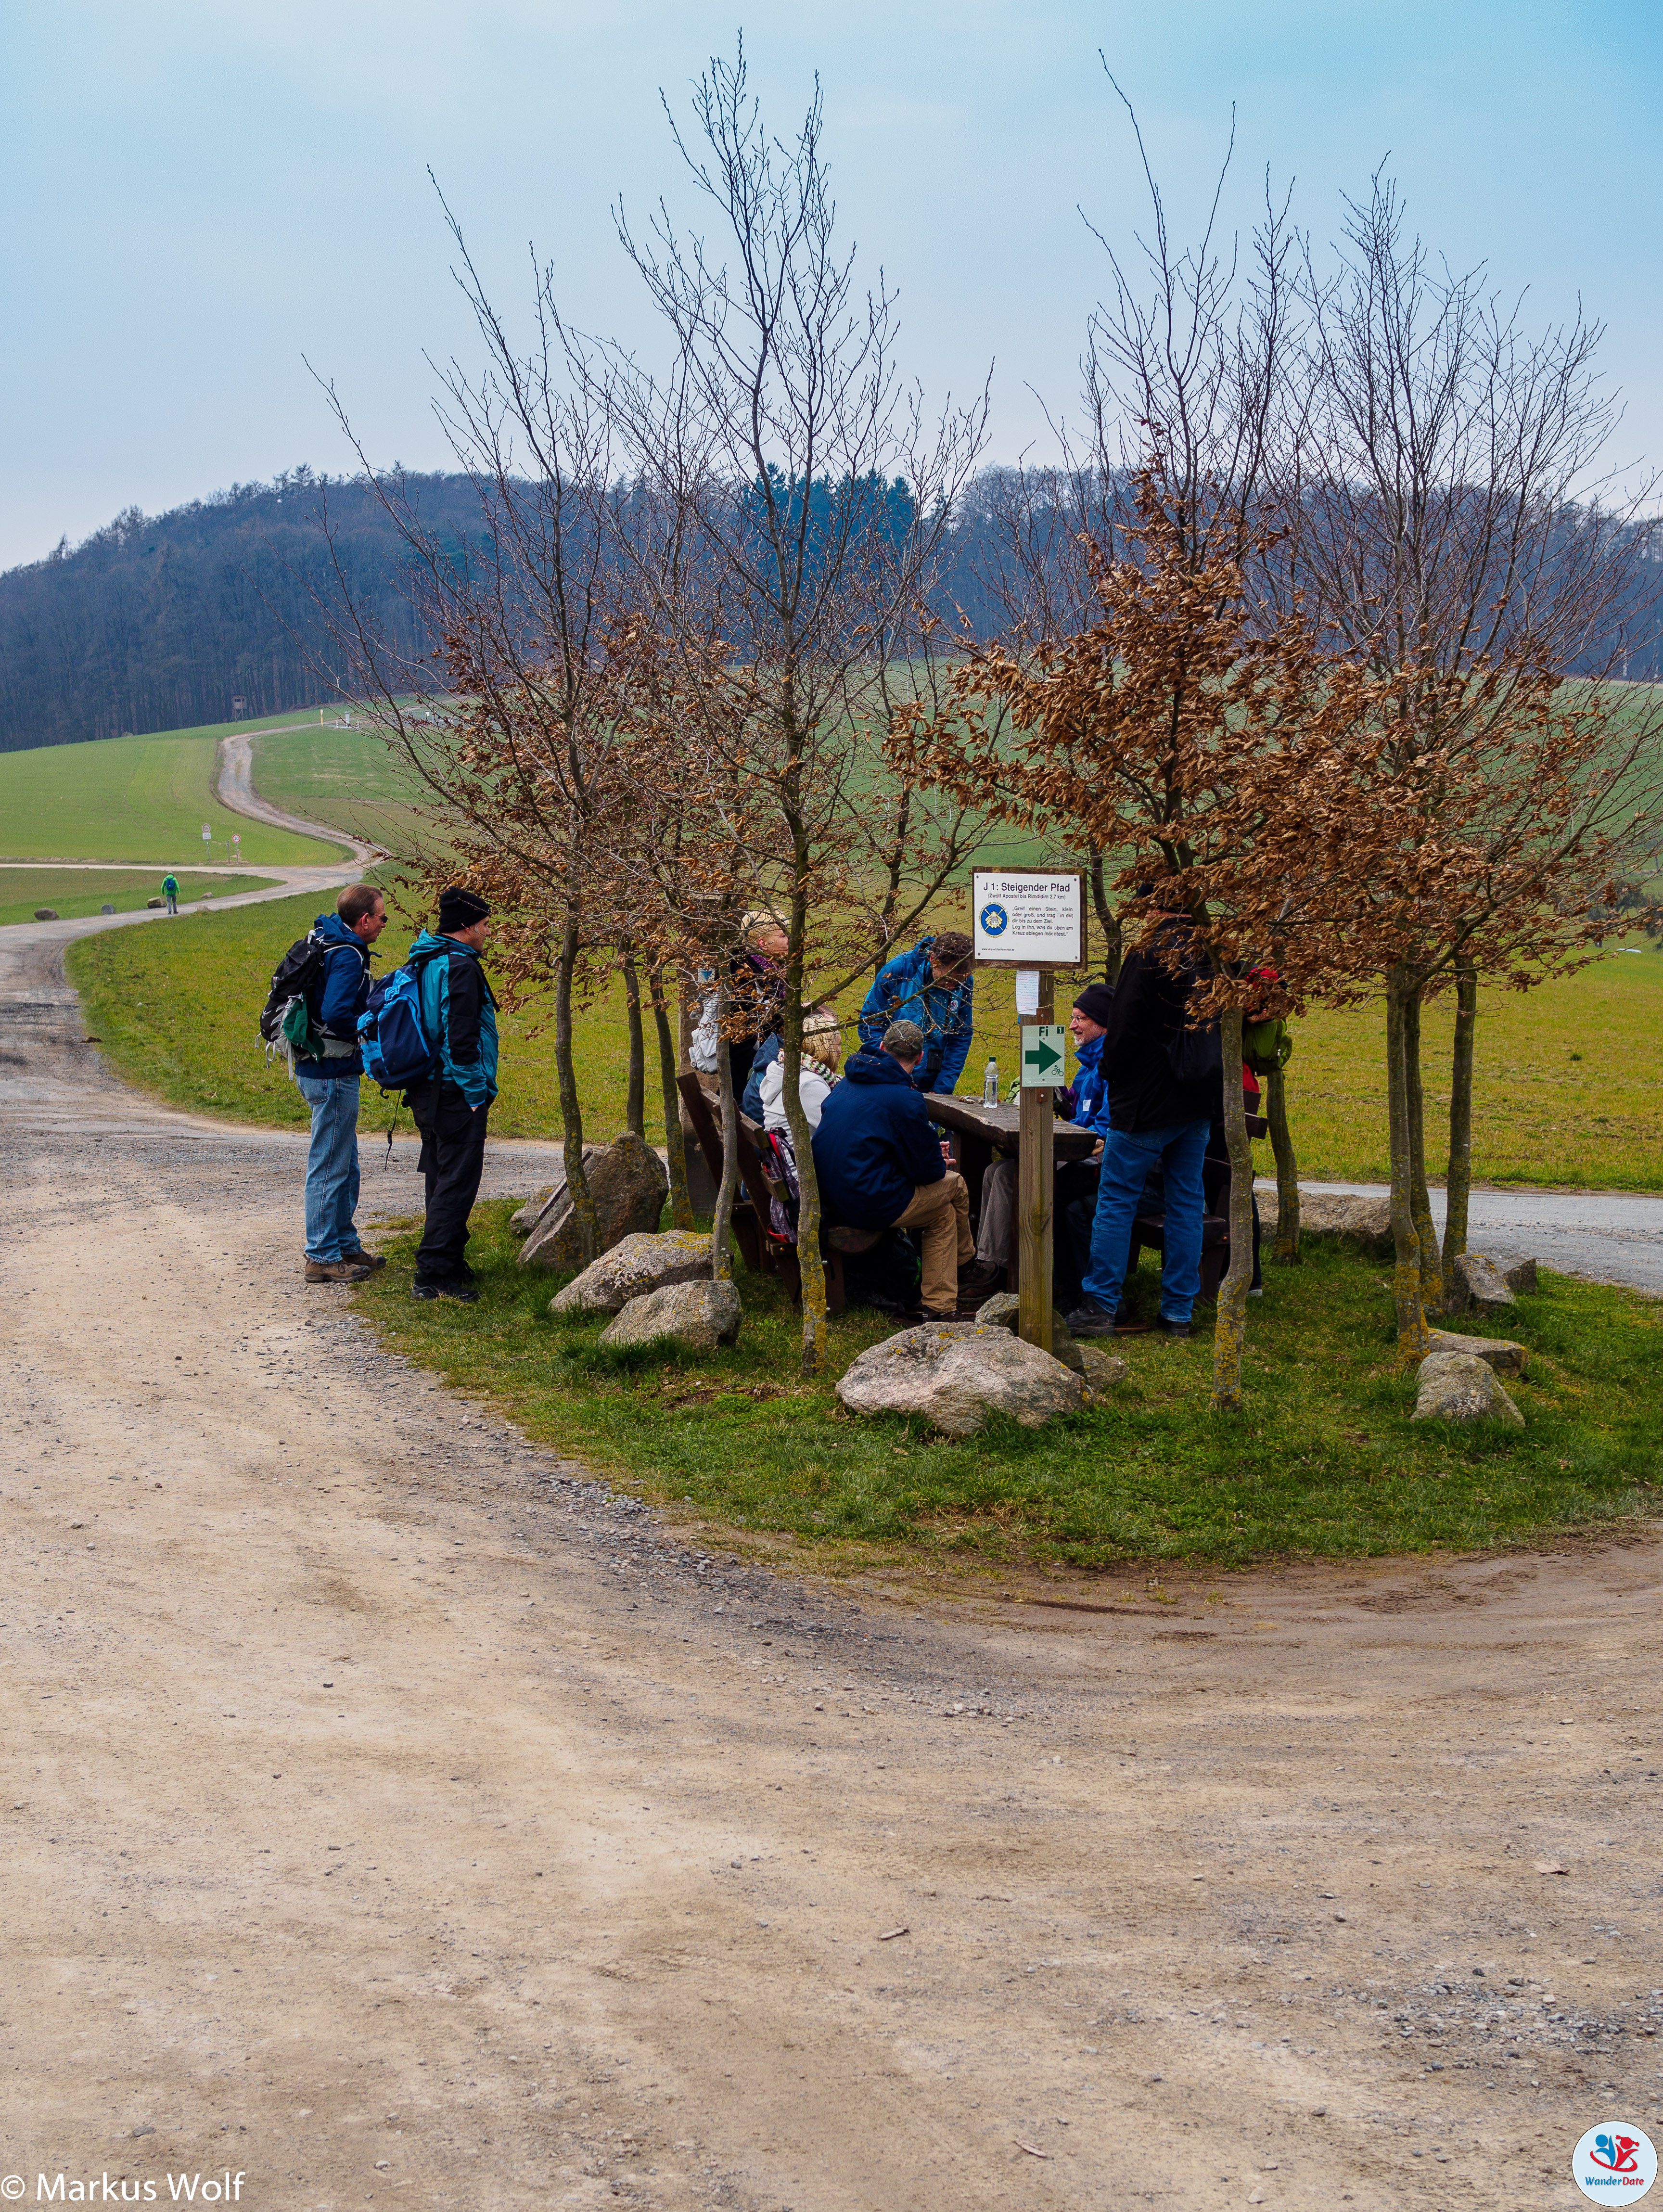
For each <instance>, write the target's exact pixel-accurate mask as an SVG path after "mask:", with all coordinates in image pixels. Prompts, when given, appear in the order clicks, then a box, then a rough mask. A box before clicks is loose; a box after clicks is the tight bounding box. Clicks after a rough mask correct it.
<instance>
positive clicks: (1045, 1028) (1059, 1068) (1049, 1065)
mask: <svg viewBox="0 0 1663 2212" xmlns="http://www.w3.org/2000/svg"><path fill="white" fill-rule="evenodd" d="M1067 1050H1068V1031H1067V1030H1065V1029H1064V1028H1062V1027H1061V1026H1060V1024H1058V1025H1056V1026H1053V1024H1051V1023H1049V1022H1043V1023H1040V1024H1037V1025H1035V1026H1033V1027H1030V1026H1029V1024H1027V1023H1026V1022H1024V1023H1023V1030H1022V1087H1023V1090H1024V1091H1049V1090H1053V1089H1054V1088H1055V1087H1056V1085H1058V1084H1059V1083H1060V1082H1061V1081H1062V1079H1063V1069H1064V1066H1065V1065H1066V1062H1065V1058H1064V1055H1065V1054H1066V1052H1067Z"/></svg>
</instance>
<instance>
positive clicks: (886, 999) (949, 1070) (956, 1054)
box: [860, 929, 976, 1097]
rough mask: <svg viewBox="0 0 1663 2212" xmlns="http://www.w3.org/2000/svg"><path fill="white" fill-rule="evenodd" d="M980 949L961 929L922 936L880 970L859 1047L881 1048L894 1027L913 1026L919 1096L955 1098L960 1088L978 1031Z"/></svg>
mask: <svg viewBox="0 0 1663 2212" xmlns="http://www.w3.org/2000/svg"><path fill="white" fill-rule="evenodd" d="M974 950H975V948H974V945H972V944H971V942H970V940H969V939H968V937H967V936H966V935H965V933H964V932H963V931H962V929H944V930H943V931H942V932H941V933H940V935H939V936H938V937H921V938H920V939H919V941H918V943H917V944H916V945H914V946H913V950H912V951H910V952H902V953H901V954H899V955H898V956H897V957H895V959H893V960H891V961H889V963H887V965H885V966H884V967H883V968H881V969H879V970H878V975H877V981H876V982H875V983H874V984H873V985H872V987H871V990H870V991H868V992H867V994H866V998H865V1004H864V1005H863V1006H862V1007H861V1009H860V1042H861V1043H862V1044H863V1045H865V1048H866V1049H867V1051H868V1052H877V1051H878V1050H879V1049H880V1048H881V1045H882V1042H883V1032H884V1030H886V1029H888V1027H889V1024H890V1023H891V1022H914V1023H916V1024H917V1025H918V1028H919V1030H920V1032H921V1034H922V1036H923V1038H924V1054H923V1057H922V1059H921V1060H920V1061H919V1063H918V1066H917V1067H916V1068H915V1069H914V1070H913V1077H912V1083H913V1090H914V1091H939V1092H940V1093H941V1094H942V1095H943V1097H950V1095H951V1093H952V1092H953V1091H956V1089H957V1087H958V1079H959V1078H960V1076H961V1075H962V1074H963V1073H964V1063H965V1060H966V1059H967V1058H968V1055H969V1051H970V1040H971V1037H972V1036H973V1035H974V1030H975V991H976V987H975V983H974V979H973V978H972V976H971V974H970V960H971V956H972V954H973V953H974Z"/></svg>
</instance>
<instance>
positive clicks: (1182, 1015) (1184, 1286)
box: [1068, 922, 1223, 1336]
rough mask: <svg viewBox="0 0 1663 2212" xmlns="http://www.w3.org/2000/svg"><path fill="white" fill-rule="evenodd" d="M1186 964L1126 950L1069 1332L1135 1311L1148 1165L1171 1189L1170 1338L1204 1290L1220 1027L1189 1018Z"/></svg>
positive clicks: (1171, 935) (1165, 1301)
mask: <svg viewBox="0 0 1663 2212" xmlns="http://www.w3.org/2000/svg"><path fill="white" fill-rule="evenodd" d="M1181 928H1182V924H1181V923H1179V922H1173V923H1170V924H1168V925H1167V927H1166V929H1165V930H1164V931H1163V933H1162V940H1160V941H1162V942H1164V943H1165V945H1167V946H1168V947H1169V948H1170V947H1172V946H1173V945H1175V944H1176V943H1178V942H1179V941H1180V940H1179V938H1178V934H1177V933H1178V932H1179V931H1180V930H1181ZM1193 981H1194V975H1193V969H1190V968H1188V967H1187V966H1185V967H1184V968H1183V969H1181V970H1180V972H1179V973H1178V974H1174V972H1173V970H1172V969H1171V968H1170V967H1169V966H1168V965H1167V964H1166V963H1163V961H1162V958H1161V956H1160V953H1159V951H1157V950H1156V947H1154V946H1151V947H1150V950H1149V951H1147V952H1132V953H1129V954H1128V955H1127V957H1126V962H1125V964H1124V965H1123V966H1122V968H1121V969H1120V981H1118V982H1117V983H1116V985H1115V987H1114V1005H1113V1006H1112V1007H1110V1009H1109V1010H1108V1022H1107V1024H1106V1026H1105V1030H1104V1035H1103V1049H1102V1073H1103V1076H1104V1078H1105V1079H1106V1082H1107V1085H1108V1121H1109V1127H1108V1135H1107V1136H1106V1137H1105V1138H1104V1139H1103V1163H1102V1174H1101V1175H1100V1176H1099V1178H1098V1182H1097V1210H1096V1214H1095V1215H1094V1216H1093V1218H1092V1224H1091V1264H1090V1266H1089V1267H1088V1268H1087V1270H1086V1273H1085V1280H1084V1291H1085V1297H1084V1301H1083V1304H1081V1305H1079V1306H1078V1307H1077V1308H1076V1310H1074V1311H1073V1312H1072V1313H1071V1314H1070V1315H1069V1316H1068V1326H1069V1328H1070V1329H1071V1331H1072V1332H1073V1334H1075V1335H1076V1336H1108V1335H1110V1334H1113V1332H1114V1328H1116V1326H1117V1325H1118V1326H1120V1327H1121V1328H1125V1327H1126V1326H1128V1325H1129V1324H1130V1322H1131V1320H1132V1316H1131V1315H1130V1314H1129V1313H1127V1312H1126V1311H1125V1310H1124V1309H1123V1308H1122V1307H1121V1304H1120V1294H1121V1291H1122V1290H1123V1288H1124V1286H1125V1283H1126V1262H1127V1259H1128V1256H1129V1255H1130V1253H1131V1249H1132V1221H1133V1219H1134V1218H1135V1217H1136V1215H1137V1212H1138V1201H1139V1200H1140V1199H1141V1198H1142V1196H1143V1190H1144V1182H1146V1181H1147V1180H1148V1177H1149V1175H1150V1170H1152V1169H1155V1168H1159V1169H1160V1170H1161V1174H1162V1181H1163V1182H1164V1184H1165V1187H1166V1208H1165V1211H1166V1228H1165V1233H1164V1236H1163V1238H1162V1245H1163V1249H1162V1255H1161V1318H1160V1321H1159V1322H1158V1323H1157V1324H1156V1326H1157V1327H1158V1328H1160V1329H1161V1330H1162V1332H1163V1333H1164V1334H1166V1335H1168V1336H1187V1335H1188V1334H1189V1333H1190V1315H1191V1312H1192V1310H1193V1307H1194V1304H1195V1299H1196V1294H1197V1292H1198V1291H1199V1289H1200V1287H1201V1216H1202V1213H1203V1211H1204V1204H1203V1200H1202V1194H1201V1162H1202V1160H1203V1158H1205V1154H1206V1149H1207V1131H1208V1129H1209V1127H1210V1126H1211V1121H1212V1118H1213V1116H1214V1115H1215V1114H1216V1113H1217V1111H1218V1099H1219V1097H1220V1091H1221V1084H1222V1080H1223V1078H1222V1072H1221V1071H1222V1062H1221V1060H1220V1057H1219V1045H1218V1029H1217V1024H1216V1023H1215V1024H1212V1025H1211V1027H1209V1028H1207V1029H1205V1030H1190V1029H1187V1028H1186V1027H1185V1021H1186V1016H1187V1006H1188V1000H1189V995H1190V991H1191V988H1192V987H1193Z"/></svg>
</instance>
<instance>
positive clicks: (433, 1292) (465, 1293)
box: [410, 1280, 479, 1306]
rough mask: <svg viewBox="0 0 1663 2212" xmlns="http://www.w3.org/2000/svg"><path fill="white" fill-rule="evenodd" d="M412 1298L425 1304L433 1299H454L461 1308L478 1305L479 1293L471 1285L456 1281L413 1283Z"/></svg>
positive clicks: (411, 1288) (411, 1286)
mask: <svg viewBox="0 0 1663 2212" xmlns="http://www.w3.org/2000/svg"><path fill="white" fill-rule="evenodd" d="M410 1296H411V1297H413V1298H421V1299H422V1300H423V1301H424V1302H425V1301H428V1300H431V1299H433V1298H454V1299H455V1300H456V1302H457V1304H458V1305H459V1306H471V1305H477V1304H478V1303H479V1293H478V1291H476V1290H475V1288H474V1286H473V1285H472V1284H471V1283H464V1282H462V1281H460V1280H454V1281H451V1282H446V1283H412V1284H411V1285H410Z"/></svg>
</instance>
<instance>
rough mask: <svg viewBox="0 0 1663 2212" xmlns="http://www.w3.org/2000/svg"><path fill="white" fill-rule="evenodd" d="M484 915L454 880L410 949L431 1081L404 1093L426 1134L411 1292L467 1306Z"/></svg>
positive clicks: (483, 1039)
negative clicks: (435, 922) (433, 925)
mask: <svg viewBox="0 0 1663 2212" xmlns="http://www.w3.org/2000/svg"><path fill="white" fill-rule="evenodd" d="M490 911H491V909H490V908H489V907H488V906H487V905H486V903H485V902H484V900H483V898H481V897H480V896H479V894H478V893H477V892H476V891H470V890H463V889H462V888H461V887H460V886H459V885H458V884H451V885H450V887H449V889H448V890H444V891H441V892H440V897H439V927H438V929H437V931H434V930H430V929H424V930H423V931H422V933H421V935H420V936H419V937H418V938H417V939H416V942H415V944H414V945H411V947H410V966H411V967H412V968H414V969H416V974H417V975H418V977H419V979H420V984H421V994H422V1033H423V1035H424V1036H426V1038H427V1040H428V1043H429V1044H430V1045H431V1046H432V1047H433V1053H434V1073H433V1075H432V1076H431V1077H429V1078H428V1079H427V1080H426V1081H424V1082H422V1083H412V1084H411V1085H410V1088H409V1089H408V1090H407V1091H405V1093H404V1096H405V1097H406V1098H408V1099H409V1101H410V1115H411V1118H412V1119H413V1120H414V1121H415V1123H416V1127H417V1128H418V1129H419V1130H420V1131H421V1133H422V1159H421V1167H422V1176H423V1178H424V1179H425V1182H426V1184H427V1196H428V1214H427V1220H426V1223H425V1224H424V1225H423V1228H422V1242H421V1244H420V1246H419V1247H418V1249H417V1250H416V1280H415V1282H414V1284H413V1285H411V1289H412V1291H413V1292H414V1295H415V1296H416V1297H418V1298H441V1297H443V1298H457V1299H459V1300H460V1301H461V1303H462V1304H464V1305H471V1304H473V1303H474V1300H475V1299H476V1297H478V1295H479V1293H478V1292H477V1291H476V1290H475V1288H474V1273H473V1269H472V1268H471V1267H470V1266H469V1265H468V1262H467V1261H466V1259H465V1258H464V1256H463V1255H464V1250H465V1249H466V1246H467V1242H468V1216H469V1215H470V1213H471V1212H473V1204H474V1200H475V1199H476V1198H477V1197H478V1195H479V1178H480V1176H481V1174H482V1173H483V1170H484V1165H485V1123H486V1120H487V1117H488V1116H489V1113H490V1110H491V1101H492V1099H494V1098H495V1097H496V1000H495V999H494V998H493V997H492V996H491V987H490V985H489V983H488V982H487V981H486V980H485V970H484V969H483V967H482V966H481V965H480V958H479V956H480V954H481V952H482V951H483V950H484V945H485V936H486V926H487V923H488V921H489V917H490Z"/></svg>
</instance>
